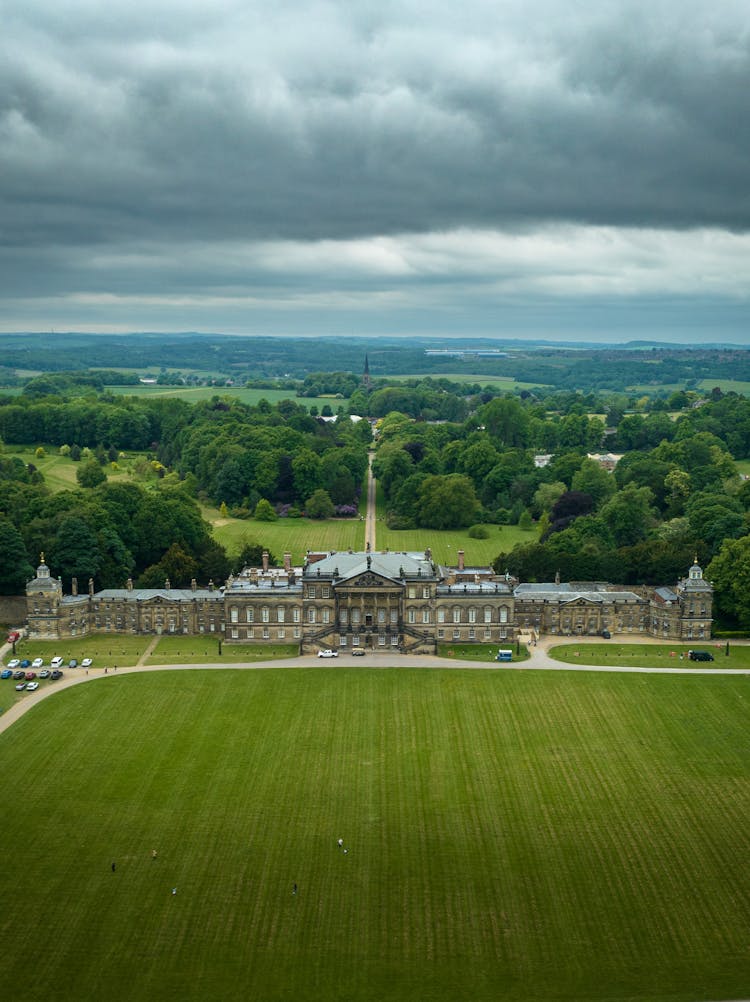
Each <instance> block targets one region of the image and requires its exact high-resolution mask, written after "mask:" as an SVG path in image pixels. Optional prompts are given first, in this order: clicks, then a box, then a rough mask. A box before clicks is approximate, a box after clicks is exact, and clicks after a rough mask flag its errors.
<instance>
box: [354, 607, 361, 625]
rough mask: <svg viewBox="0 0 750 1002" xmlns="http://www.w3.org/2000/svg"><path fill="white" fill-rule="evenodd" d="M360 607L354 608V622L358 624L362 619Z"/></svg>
mask: <svg viewBox="0 0 750 1002" xmlns="http://www.w3.org/2000/svg"><path fill="white" fill-rule="evenodd" d="M360 618H361V617H360V613H359V609H352V623H353V624H354V625H355V626H357V625H358V624H359V621H360Z"/></svg>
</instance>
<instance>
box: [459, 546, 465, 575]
mask: <svg viewBox="0 0 750 1002" xmlns="http://www.w3.org/2000/svg"><path fill="white" fill-rule="evenodd" d="M458 569H459V570H460V571H462V570H463V569H464V551H463V550H459V551H458Z"/></svg>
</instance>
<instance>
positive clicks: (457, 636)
mask: <svg viewBox="0 0 750 1002" xmlns="http://www.w3.org/2000/svg"><path fill="white" fill-rule="evenodd" d="M453 639H454V640H460V639H461V631H460V630H454V631H453Z"/></svg>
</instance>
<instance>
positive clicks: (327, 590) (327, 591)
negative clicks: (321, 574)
mask: <svg viewBox="0 0 750 1002" xmlns="http://www.w3.org/2000/svg"><path fill="white" fill-rule="evenodd" d="M330 597H331V589H330V588H329V587H328V585H323V598H330Z"/></svg>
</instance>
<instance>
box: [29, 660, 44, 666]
mask: <svg viewBox="0 0 750 1002" xmlns="http://www.w3.org/2000/svg"><path fill="white" fill-rule="evenodd" d="M31 667H32V668H42V667H44V658H34V660H33V661H32V662H31Z"/></svg>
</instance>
